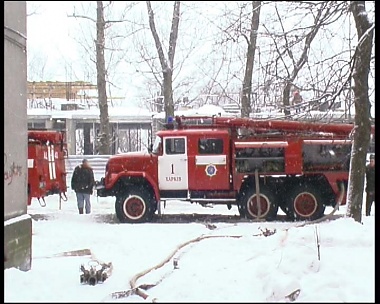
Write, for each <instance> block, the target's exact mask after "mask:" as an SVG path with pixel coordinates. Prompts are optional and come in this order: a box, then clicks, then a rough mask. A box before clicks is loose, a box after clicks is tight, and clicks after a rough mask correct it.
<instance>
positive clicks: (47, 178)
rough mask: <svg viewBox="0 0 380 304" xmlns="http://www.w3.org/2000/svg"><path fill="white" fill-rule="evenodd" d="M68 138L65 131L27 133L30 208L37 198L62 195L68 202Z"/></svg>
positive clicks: (43, 203) (32, 131) (40, 199)
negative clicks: (66, 140)
mask: <svg viewBox="0 0 380 304" xmlns="http://www.w3.org/2000/svg"><path fill="white" fill-rule="evenodd" d="M66 155H67V150H66V143H65V134H64V132H62V131H51V130H28V205H31V203H32V198H37V199H38V201H39V202H40V204H41V206H45V199H44V198H45V197H46V196H48V195H52V194H59V199H64V200H67V197H66V192H67V186H66V166H65V158H66Z"/></svg>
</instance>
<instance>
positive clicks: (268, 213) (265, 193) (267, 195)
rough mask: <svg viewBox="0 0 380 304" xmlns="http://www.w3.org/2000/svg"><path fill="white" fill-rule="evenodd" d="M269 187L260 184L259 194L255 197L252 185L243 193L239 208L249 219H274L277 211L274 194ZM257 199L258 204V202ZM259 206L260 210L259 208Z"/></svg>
mask: <svg viewBox="0 0 380 304" xmlns="http://www.w3.org/2000/svg"><path fill="white" fill-rule="evenodd" d="M273 193H274V192H273V191H272V189H270V187H268V186H266V185H260V196H259V200H258V199H257V195H256V189H255V188H254V187H252V188H250V189H248V190H247V191H246V193H245V194H244V195H243V197H242V199H241V202H240V204H241V205H240V208H241V211H242V212H244V214H245V216H246V217H247V218H249V219H262V218H264V219H266V220H268V221H271V220H275V219H276V216H277V211H278V205H277V202H276V196H275V195H274V194H273ZM258 201H259V204H260V205H259V204H258ZM259 206H260V210H259Z"/></svg>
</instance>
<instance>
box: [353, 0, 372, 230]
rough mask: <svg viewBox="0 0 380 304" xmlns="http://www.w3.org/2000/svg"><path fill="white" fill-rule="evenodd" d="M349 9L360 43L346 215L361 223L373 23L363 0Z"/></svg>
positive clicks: (356, 63)
mask: <svg viewBox="0 0 380 304" xmlns="http://www.w3.org/2000/svg"><path fill="white" fill-rule="evenodd" d="M350 9H351V13H352V15H353V17H354V20H355V25H356V30H357V33H358V39H359V42H358V46H357V49H356V52H355V57H354V65H353V71H354V72H353V75H352V77H353V80H354V86H353V91H354V95H355V99H354V104H355V126H354V132H353V144H352V152H351V166H350V179H349V183H348V189H349V191H348V198H347V202H348V208H347V215H348V216H350V217H353V218H354V220H355V221H357V222H361V218H362V212H361V211H362V204H363V200H362V198H363V190H364V174H365V164H366V154H367V151H368V147H369V142H370V133H371V122H370V118H371V115H370V101H369V97H368V92H369V87H368V75H369V72H370V64H371V53H372V46H373V45H372V41H373V32H374V29H375V26H374V25H373V24H372V23H371V22H370V21H369V18H368V15H367V11H366V6H365V1H352V2H351V5H350Z"/></svg>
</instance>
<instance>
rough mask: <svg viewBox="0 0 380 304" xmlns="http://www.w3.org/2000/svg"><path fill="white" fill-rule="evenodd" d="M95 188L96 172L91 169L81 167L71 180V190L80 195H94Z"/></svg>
mask: <svg viewBox="0 0 380 304" xmlns="http://www.w3.org/2000/svg"><path fill="white" fill-rule="evenodd" d="M94 186H95V178H94V172H93V171H92V168H91V167H87V166H83V165H79V166H76V167H75V169H74V173H73V176H72V178H71V189H73V190H74V191H75V192H78V193H87V194H92V190H93V188H94Z"/></svg>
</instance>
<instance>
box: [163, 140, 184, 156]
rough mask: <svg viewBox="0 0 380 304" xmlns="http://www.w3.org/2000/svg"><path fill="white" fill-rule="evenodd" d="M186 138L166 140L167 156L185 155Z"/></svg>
mask: <svg viewBox="0 0 380 304" xmlns="http://www.w3.org/2000/svg"><path fill="white" fill-rule="evenodd" d="M185 147H186V146H185V138H167V139H165V153H166V154H185Z"/></svg>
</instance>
